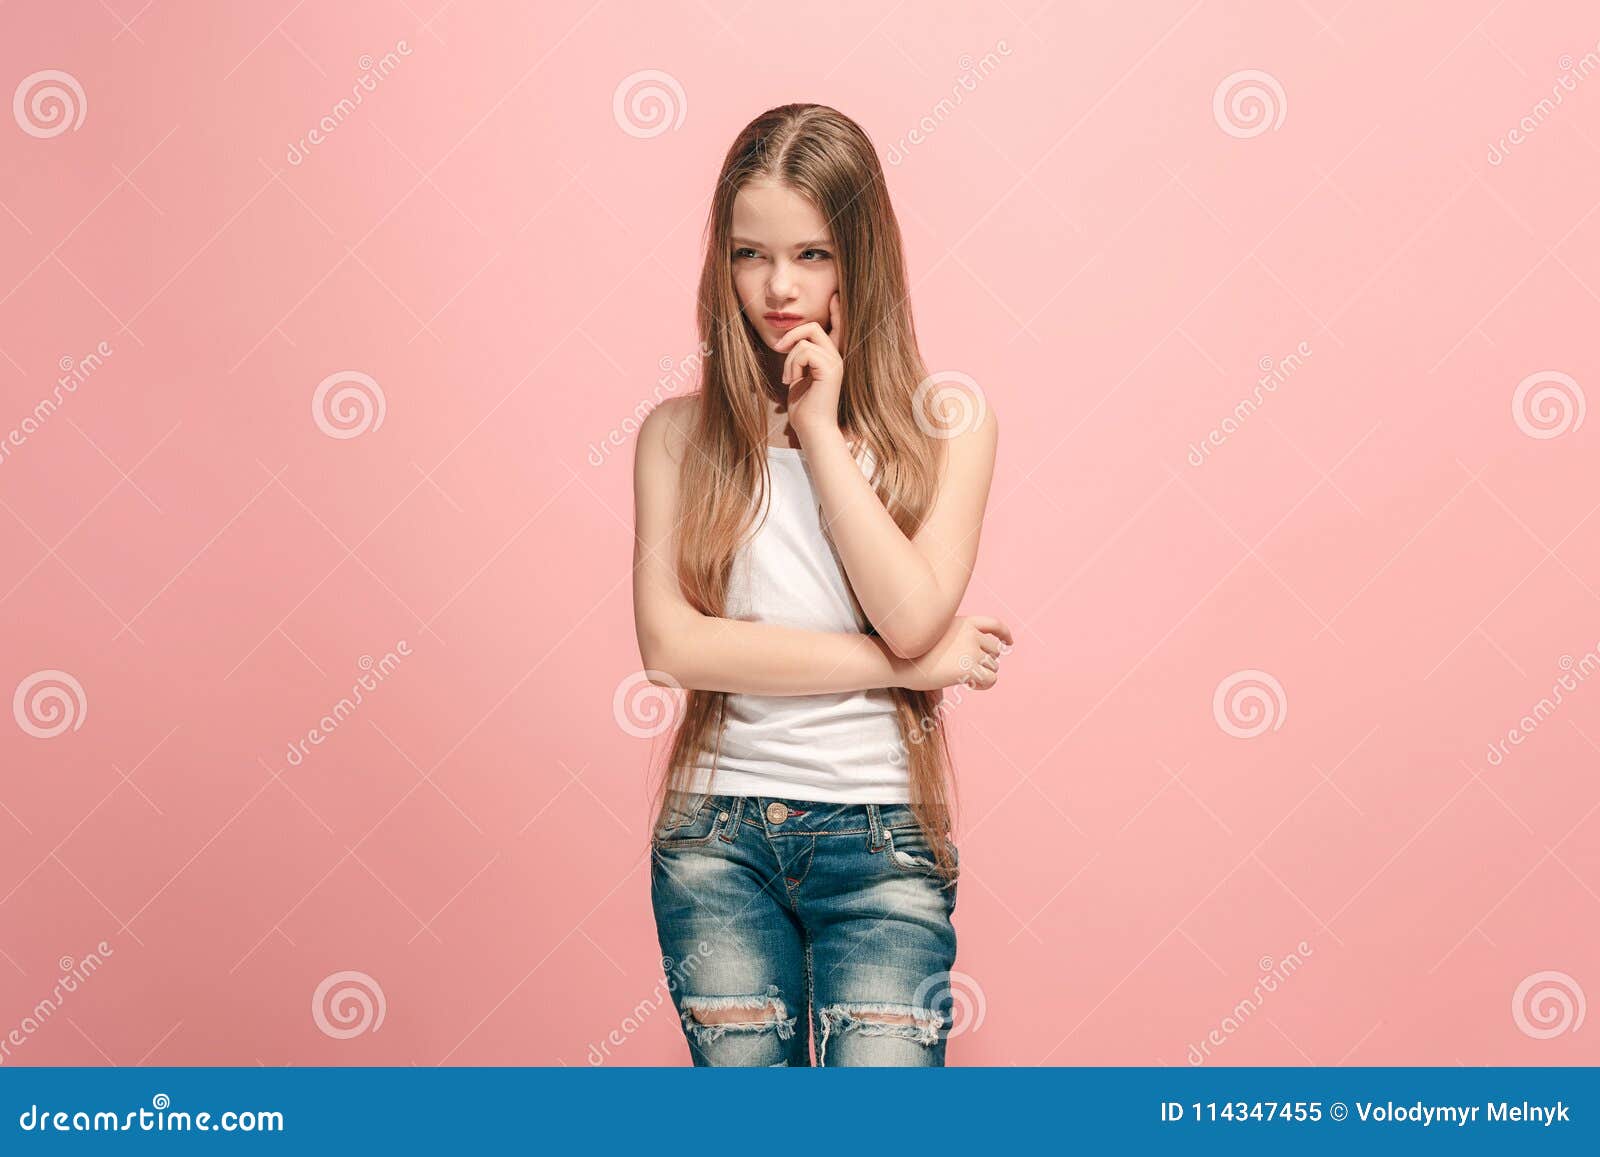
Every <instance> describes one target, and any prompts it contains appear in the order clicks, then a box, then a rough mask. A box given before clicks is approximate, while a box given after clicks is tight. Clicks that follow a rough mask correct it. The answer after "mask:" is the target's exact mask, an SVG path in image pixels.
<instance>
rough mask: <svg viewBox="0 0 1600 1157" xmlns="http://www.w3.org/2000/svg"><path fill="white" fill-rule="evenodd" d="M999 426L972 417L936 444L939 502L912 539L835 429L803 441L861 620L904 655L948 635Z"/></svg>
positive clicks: (969, 562)
mask: <svg viewBox="0 0 1600 1157" xmlns="http://www.w3.org/2000/svg"><path fill="white" fill-rule="evenodd" d="M998 439H999V424H998V422H997V420H996V418H995V415H994V412H993V411H992V410H989V409H987V407H984V408H983V410H982V411H981V417H980V420H979V421H978V422H977V423H976V424H974V425H973V426H972V428H971V429H968V430H965V431H963V432H962V433H960V434H957V435H955V436H954V437H951V438H948V439H943V440H941V441H940V442H939V443H938V445H939V446H942V447H944V448H945V449H944V453H942V454H941V455H940V458H941V469H940V478H939V489H938V496H937V498H936V499H935V500H934V505H933V509H932V510H930V511H929V513H928V516H927V518H926V519H925V520H924V521H923V524H922V526H921V527H920V528H919V529H918V530H917V533H916V536H915V537H914V538H907V537H906V535H905V533H904V532H903V531H902V530H901V529H900V527H899V525H898V524H896V522H895V520H894V518H893V517H892V516H891V515H890V514H889V511H888V510H887V509H886V508H885V507H884V505H883V502H882V500H881V499H880V498H879V497H878V494H877V492H876V491H875V490H873V488H872V483H871V482H869V481H868V480H867V478H866V476H865V475H864V474H863V473H862V471H861V467H860V466H859V465H858V464H857V462H856V461H855V459H854V458H853V457H852V456H851V453H850V450H849V447H848V446H847V445H846V443H845V440H844V435H843V434H842V433H840V431H839V430H838V428H837V427H834V428H830V429H826V430H822V431H820V432H819V433H816V434H812V435H809V436H808V435H807V434H805V433H802V434H801V440H802V441H803V442H804V444H805V450H806V459H807V461H808V462H809V463H810V466H811V477H812V483H813V485H814V486H815V487H816V490H817V497H818V499H819V500H820V501H821V503H822V511H823V517H824V518H825V519H826V524H827V528H828V533H829V534H830V535H831V536H832V538H833V541H834V545H835V546H837V547H838V550H839V558H840V560H841V561H842V562H843V564H844V569H845V573H846V574H847V575H848V576H849V578H850V586H851V587H852V588H853V589H854V590H855V593H856V598H857V599H859V600H860V602H861V609H862V611H863V612H865V614H866V616H867V619H868V620H869V621H870V622H871V623H872V624H873V626H874V627H875V628H876V629H877V631H878V634H879V635H880V636H882V637H883V639H884V641H885V642H887V643H888V645H889V647H890V648H891V650H892V651H893V652H894V653H895V654H896V655H899V656H901V657H904V658H911V657H915V656H917V655H922V654H925V653H926V652H927V651H928V649H929V648H930V647H932V646H933V645H934V644H935V643H937V642H938V641H939V639H940V638H941V637H942V636H943V635H944V633H945V631H946V630H948V629H949V627H950V624H951V622H952V620H954V618H955V614H956V609H957V608H958V607H960V605H961V599H962V597H963V596H964V595H965V594H966V591H967V584H968V582H969V581H970V580H971V578H972V568H973V566H974V564H975V563H976V560H977V556H978V540H979V537H980V535H981V532H982V529H983V511H984V507H985V506H986V505H987V504H988V501H989V486H990V482H991V480H992V479H993V476H994V461H995V447H996V445H997V442H998Z"/></svg>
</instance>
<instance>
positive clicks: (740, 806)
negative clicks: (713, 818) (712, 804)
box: [717, 795, 744, 844]
mask: <svg viewBox="0 0 1600 1157" xmlns="http://www.w3.org/2000/svg"><path fill="white" fill-rule="evenodd" d="M722 798H724V799H728V798H731V799H732V801H733V802H732V805H731V806H730V807H729V808H728V819H727V821H726V822H723V821H722V820H720V819H719V820H718V821H717V822H718V823H719V824H722V842H723V843H725V844H731V843H733V841H734V840H735V839H736V838H737V837H738V835H739V813H740V812H742V811H743V810H744V796H742V795H736V796H732V797H728V796H724V797H722ZM719 808H720V805H719Z"/></svg>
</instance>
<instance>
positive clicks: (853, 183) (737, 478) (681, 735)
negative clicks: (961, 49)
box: [656, 104, 955, 879]
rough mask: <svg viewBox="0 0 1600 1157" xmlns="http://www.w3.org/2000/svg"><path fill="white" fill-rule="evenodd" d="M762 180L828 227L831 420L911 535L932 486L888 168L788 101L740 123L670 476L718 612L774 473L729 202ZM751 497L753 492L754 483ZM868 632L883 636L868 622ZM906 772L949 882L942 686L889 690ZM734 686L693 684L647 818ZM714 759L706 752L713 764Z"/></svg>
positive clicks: (689, 545)
mask: <svg viewBox="0 0 1600 1157" xmlns="http://www.w3.org/2000/svg"><path fill="white" fill-rule="evenodd" d="M755 180H771V181H776V182H779V183H782V184H784V185H786V186H788V187H790V188H792V189H794V190H795V191H796V192H798V193H800V194H802V195H803V196H805V197H807V198H808V199H809V200H810V201H811V202H812V203H813V204H814V205H815V206H816V207H817V209H818V211H819V212H820V213H821V214H822V215H823V217H824V218H825V219H826V220H827V221H828V224H829V228H830V229H831V231H832V234H833V240H834V245H835V250H836V258H837V261H838V267H839V300H840V307H841V312H842V314H843V316H844V318H845V341H846V343H847V348H845V349H844V350H843V351H842V352H843V354H844V382H843V386H842V388H841V390H840V394H839V424H840V428H841V429H842V430H843V431H844V433H845V435H846V437H847V438H849V439H851V440H852V441H854V442H856V443H858V444H861V445H865V446H866V447H867V448H868V449H870V450H871V452H872V455H873V458H874V459H875V461H874V462H873V466H872V475H871V481H872V485H873V487H874V489H875V490H876V491H877V493H878V495H879V497H880V498H881V499H882V501H883V504H884V506H885V508H886V509H887V510H888V511H889V514H890V515H891V516H892V517H893V518H894V520H895V523H896V525H898V526H899V527H900V529H901V530H902V531H903V532H904V533H905V534H906V535H907V537H910V536H912V535H914V534H915V533H916V531H917V529H918V527H920V526H921V525H922V521H923V519H924V518H925V517H926V516H927V513H928V511H929V509H930V508H931V507H932V505H933V501H934V498H935V497H936V491H937V487H938V479H939V467H940V455H939V445H938V442H937V440H936V439H934V438H932V437H930V436H929V435H928V434H927V433H925V432H924V430H923V427H922V425H921V424H919V423H918V421H917V420H916V415H915V414H914V413H913V397H914V396H915V395H916V392H917V386H918V384H919V383H920V382H922V381H923V380H924V379H925V378H926V377H927V370H926V367H925V366H924V364H923V361H922V357H921V354H920V353H919V352H918V349H917V341H916V333H915V330H914V328H913V326H912V321H911V308H910V305H909V298H908V294H907V287H906V269H905V258H904V253H903V251H902V248H901V241H900V226H899V223H898V222H897V221H896V219H895V215H894V210H893V208H892V207H891V206H890V203H889V194H888V189H887V187H886V186H885V184H884V179H883V169H882V167H881V166H880V165H879V163H878V157H877V153H876V151H875V150H874V149H873V146H872V142H871V141H870V140H869V139H868V137H867V135H866V133H864V132H863V131H862V129H861V127H860V126H859V125H857V124H856V123H855V122H854V121H852V120H851V119H850V118H849V117H847V116H845V115H844V114H842V113H840V112H838V111H836V110H835V109H832V108H829V107H827V106H826V105H818V104H787V105H782V106H780V107H778V108H774V109H770V110H769V111H767V112H764V113H762V114H761V115H760V116H758V117H756V119H755V120H753V121H751V122H750V123H749V124H748V125H746V126H745V128H744V130H743V131H742V132H740V134H739V136H738V138H737V139H736V140H735V141H734V142H733V145H732V147H731V148H730V149H729V150H728V153H727V156H726V158H725V159H724V160H723V164H722V172H721V173H720V174H719V176H718V180H717V186H716V193H715V196H714V198H713V200H712V205H711V212H710V216H709V219H708V221H707V224H706V239H707V244H706V250H705V264H704V266H703V268H702V270H701V274H700V290H699V295H700V303H699V311H698V316H699V330H700V338H701V341H702V343H703V344H702V347H701V348H702V349H704V350H708V351H709V354H708V356H706V357H705V358H704V359H703V360H702V367H703V370H702V375H701V387H700V392H699V394H698V399H699V405H697V406H696V407H694V410H695V413H696V418H695V424H694V428H693V430H692V431H691V432H690V434H689V441H690V442H691V443H692V447H693V448H692V449H691V450H689V451H688V452H686V453H685V454H684V455H683V459H682V462H681V463H680V466H679V488H678V495H679V519H680V521H679V524H678V533H677V540H676V541H677V557H676V560H675V562H676V569H677V572H678V581H679V585H680V586H681V588H682V590H683V593H684V597H685V598H686V599H687V600H688V601H689V603H690V604H691V605H693V606H694V607H695V609H697V610H698V611H700V612H701V613H702V614H706V615H711V616H715V617H719V618H720V617H722V616H723V614H724V610H725V600H726V597H727V590H728V579H729V576H730V574H731V573H732V569H733V562H734V556H735V553H736V552H737V550H738V548H739V546H740V544H741V543H742V542H743V540H744V537H745V533H746V531H747V530H749V529H750V524H751V522H752V521H753V520H754V511H755V510H756V509H757V507H758V503H757V499H758V497H759V496H760V495H762V494H764V493H765V492H766V490H767V488H768V487H769V486H770V485H771V482H770V477H769V474H768V465H767V455H766V447H767V419H766V416H765V412H764V409H763V406H762V399H763V398H764V397H765V396H766V393H767V387H766V382H765V377H764V374H763V370H762V366H761V362H760V359H759V356H758V354H757V349H756V343H758V342H759V341H760V338H759V337H757V336H756V335H755V332H754V330H753V328H752V327H751V325H750V323H749V321H748V320H747V319H746V318H745V317H744V313H743V310H742V308H741V306H740V302H739V299H738V296H737V294H736V293H735V290H734V284H733V274H732V261H731V254H732V251H733V250H732V242H731V241H730V230H731V226H732V220H733V204H734V199H735V197H736V196H737V195H738V193H739V191H740V189H742V188H743V187H744V186H745V185H746V184H748V183H749V182H751V181H755ZM758 488H759V489H758ZM868 633H869V634H876V631H875V630H873V629H872V628H871V626H870V624H869V627H868ZM889 691H890V692H891V694H892V695H893V698H894V701H895V706H896V716H897V720H898V722H899V726H900V737H901V747H902V748H903V750H904V752H905V758H906V763H907V765H908V772H909V777H910V793H909V794H910V806H911V809H912V811H913V812H914V813H915V815H916V818H917V822H918V825H919V826H920V827H921V828H922V831H923V833H924V834H925V836H926V837H927V839H928V844H929V846H930V847H932V848H933V849H934V854H935V858H936V862H937V866H938V869H939V872H940V874H941V875H942V876H944V877H945V878H947V879H949V878H954V876H955V863H954V860H953V857H952V856H951V854H950V852H949V849H948V847H947V844H946V840H945V838H944V833H946V832H947V831H948V830H949V829H950V827H951V824H952V819H953V815H952V811H953V809H952V806H951V804H952V802H953V796H954V784H955V778H954V775H953V761H952V759H951V756H950V748H949V743H948V740H947V739H946V736H945V731H944V727H943V721H942V712H941V711H940V710H939V705H940V703H941V701H942V699H943V696H944V693H943V691H942V690H936V691H914V690H910V689H908V688H904V687H893V688H889ZM727 695H728V693H727V692H722V691H706V690H691V691H689V692H688V698H687V701H686V703H685V704H684V713H683V718H682V719H681V720H680V721H679V724H678V728H677V731H676V733H675V734H674V736H673V740H672V745H671V753H670V755H669V756H668V759H667V764H666V768H665V770H664V772H663V775H662V777H661V782H660V785H659V787H658V789H657V793H656V823H657V824H659V823H661V822H662V821H663V820H664V818H665V811H666V806H667V797H668V794H669V793H670V792H672V791H683V790H686V788H687V785H688V784H689V782H690V780H691V778H692V776H693V775H694V769H695V765H696V763H697V760H698V757H699V755H700V754H701V753H702V752H709V751H711V750H712V746H713V743H715V745H716V750H717V751H718V752H719V753H720V750H721V735H722V726H723V715H724V710H725V706H726V702H727ZM713 758H715V757H713Z"/></svg>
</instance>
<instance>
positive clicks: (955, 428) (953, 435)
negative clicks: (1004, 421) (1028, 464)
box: [927, 384, 1000, 468]
mask: <svg viewBox="0 0 1600 1157" xmlns="http://www.w3.org/2000/svg"><path fill="white" fill-rule="evenodd" d="M932 406H933V407H936V413H935V414H934V415H933V416H932V418H931V419H930V420H929V422H928V425H927V429H928V432H929V433H930V434H931V435H932V436H933V438H934V439H935V440H936V441H938V442H940V443H942V444H943V446H944V448H945V451H946V452H947V453H948V455H949V458H950V460H951V461H952V462H966V463H972V464H976V465H977V466H979V467H980V468H988V467H992V466H993V465H994V458H995V448H996V446H997V445H998V444H999V441H1000V416H999V415H998V414H996V413H995V411H994V406H993V404H991V403H990V401H989V399H988V398H987V397H985V396H984V394H983V393H982V391H981V390H979V389H978V388H977V387H976V385H973V386H970V387H969V386H966V385H955V384H952V385H950V386H948V387H946V388H945V389H943V390H941V391H940V392H939V394H938V396H937V397H936V398H935V399H933V400H932Z"/></svg>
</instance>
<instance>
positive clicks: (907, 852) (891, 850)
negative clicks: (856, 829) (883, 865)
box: [883, 827, 961, 878]
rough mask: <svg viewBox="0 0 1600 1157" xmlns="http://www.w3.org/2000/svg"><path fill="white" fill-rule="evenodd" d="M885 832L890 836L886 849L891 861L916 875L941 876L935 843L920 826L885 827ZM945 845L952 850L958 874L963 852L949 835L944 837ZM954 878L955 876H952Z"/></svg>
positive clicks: (953, 861) (951, 857)
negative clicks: (932, 842) (931, 841)
mask: <svg viewBox="0 0 1600 1157" xmlns="http://www.w3.org/2000/svg"><path fill="white" fill-rule="evenodd" d="M883 834H884V835H885V836H886V837H887V838H888V841H889V844H888V847H887V848H886V849H885V851H886V853H887V854H888V857H889V862H890V863H891V864H893V865H894V866H895V867H896V868H898V869H900V871H902V872H907V873H909V874H911V875H914V876H932V877H938V876H939V874H940V873H939V866H938V863H937V862H936V861H935V858H934V857H935V854H936V853H935V852H934V850H933V845H932V844H930V843H929V842H928V837H927V836H926V835H925V834H924V833H923V831H922V829H921V828H920V827H918V828H885V829H884V832H883ZM943 839H944V842H945V847H946V848H948V849H949V850H950V859H951V862H952V863H953V864H954V865H955V870H956V874H957V875H959V874H960V871H961V852H960V851H959V850H958V849H957V848H956V844H955V841H954V840H952V839H951V838H950V837H949V836H944V837H943ZM952 878H954V877H952Z"/></svg>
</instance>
